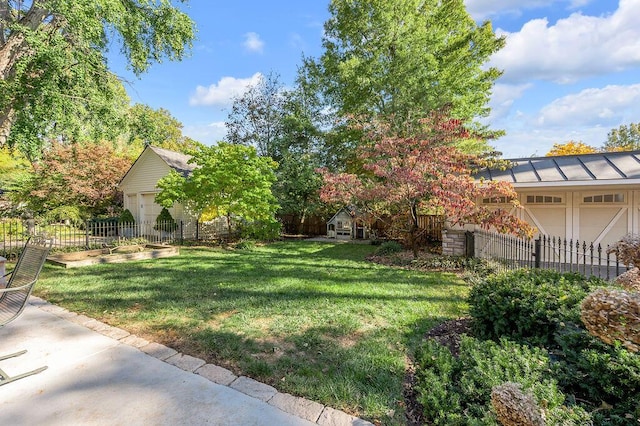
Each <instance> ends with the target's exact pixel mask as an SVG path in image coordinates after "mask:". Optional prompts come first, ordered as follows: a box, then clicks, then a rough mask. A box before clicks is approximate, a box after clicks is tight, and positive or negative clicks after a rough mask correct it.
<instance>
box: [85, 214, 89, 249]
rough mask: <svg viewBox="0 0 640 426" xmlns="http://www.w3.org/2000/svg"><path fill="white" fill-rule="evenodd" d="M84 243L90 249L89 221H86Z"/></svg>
mask: <svg viewBox="0 0 640 426" xmlns="http://www.w3.org/2000/svg"><path fill="white" fill-rule="evenodd" d="M84 245H85V247H86V248H87V250H89V221H88V220H86V221H85V222H84Z"/></svg>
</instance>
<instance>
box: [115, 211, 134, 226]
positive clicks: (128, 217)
mask: <svg viewBox="0 0 640 426" xmlns="http://www.w3.org/2000/svg"><path fill="white" fill-rule="evenodd" d="M118 223H120V224H123V223H124V224H127V225H130V224H134V223H136V220H135V218H134V217H133V214H132V213H131V211H130V210H129V209H125V210H123V211H122V213H120V216H119V217H118Z"/></svg>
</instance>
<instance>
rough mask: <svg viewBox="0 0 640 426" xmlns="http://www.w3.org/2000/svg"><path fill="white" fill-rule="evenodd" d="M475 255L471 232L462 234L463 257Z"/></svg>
mask: <svg viewBox="0 0 640 426" xmlns="http://www.w3.org/2000/svg"><path fill="white" fill-rule="evenodd" d="M475 254H476V237H475V234H474V233H473V232H471V231H466V232H465V233H464V255H465V257H475Z"/></svg>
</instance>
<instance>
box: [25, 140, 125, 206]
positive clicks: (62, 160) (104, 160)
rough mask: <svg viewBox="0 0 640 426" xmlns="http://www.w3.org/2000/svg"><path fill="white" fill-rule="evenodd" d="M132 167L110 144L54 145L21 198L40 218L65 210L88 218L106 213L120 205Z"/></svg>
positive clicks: (34, 173) (27, 184) (35, 171)
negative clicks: (120, 188)
mask: <svg viewBox="0 0 640 426" xmlns="http://www.w3.org/2000/svg"><path fill="white" fill-rule="evenodd" d="M130 166H131V162H130V161H129V160H128V159H126V158H123V157H121V156H119V155H117V154H116V153H115V151H114V150H113V148H111V146H110V145H108V144H101V145H98V144H90V145H85V146H83V145H65V144H60V143H53V144H52V145H51V147H50V148H49V149H48V150H47V151H46V152H45V153H44V155H43V158H42V159H41V160H40V161H39V162H37V163H35V164H34V165H33V172H32V173H31V175H30V176H29V178H28V180H27V181H26V182H24V185H23V186H22V188H20V190H19V191H18V192H19V194H17V196H18V197H20V198H21V201H23V202H26V203H27V205H28V207H29V208H30V209H31V210H32V211H33V212H34V213H36V214H38V215H45V214H47V213H49V212H51V211H53V210H55V209H59V208H61V207H75V208H77V209H78V211H79V212H80V214H81V215H82V216H84V217H89V216H91V215H96V214H101V213H105V212H106V211H107V210H108V208H109V207H115V206H116V205H117V203H118V202H119V197H118V193H117V188H116V186H117V184H118V182H119V181H120V179H122V177H123V176H124V174H125V173H126V172H127V170H128V168H129V167H130Z"/></svg>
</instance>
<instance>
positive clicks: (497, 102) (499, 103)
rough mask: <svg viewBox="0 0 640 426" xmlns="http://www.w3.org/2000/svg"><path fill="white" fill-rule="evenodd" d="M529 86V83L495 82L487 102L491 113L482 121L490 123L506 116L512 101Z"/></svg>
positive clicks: (520, 95) (518, 97)
mask: <svg viewBox="0 0 640 426" xmlns="http://www.w3.org/2000/svg"><path fill="white" fill-rule="evenodd" d="M531 86H532V85H531V84H515V85H514V84H500V83H497V84H495V85H494V86H493V89H492V94H491V101H490V102H489V107H490V108H491V114H490V115H489V117H487V118H485V119H484V120H482V121H483V122H486V123H492V122H496V121H498V120H500V119H502V118H504V117H506V116H507V115H508V114H509V112H510V111H511V106H512V105H513V103H514V102H515V101H516V100H517V99H520V98H521V97H522V95H523V94H524V92H525V91H526V90H527V89H529V88H530V87H531Z"/></svg>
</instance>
